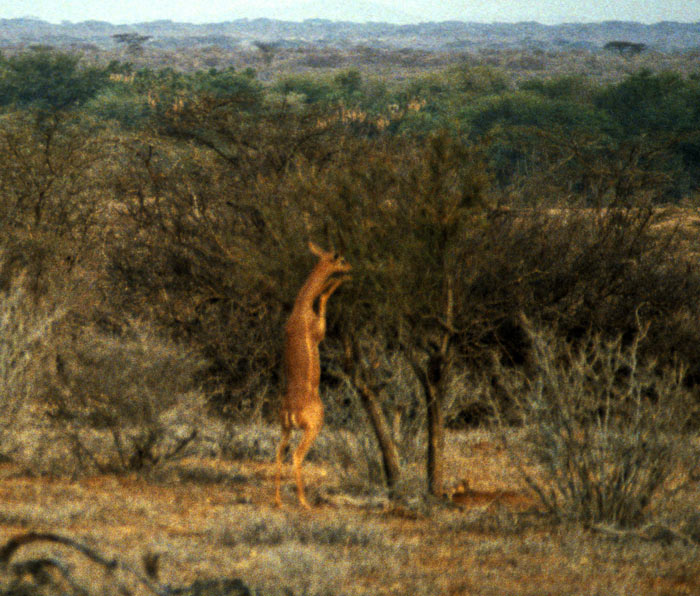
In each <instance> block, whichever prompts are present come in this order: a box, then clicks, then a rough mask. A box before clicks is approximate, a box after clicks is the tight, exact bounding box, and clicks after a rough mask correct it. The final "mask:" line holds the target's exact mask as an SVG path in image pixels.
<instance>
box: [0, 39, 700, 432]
mask: <svg viewBox="0 0 700 596" xmlns="http://www.w3.org/2000/svg"><path fill="white" fill-rule="evenodd" d="M699 99H700V77H681V76H679V75H676V74H672V73H662V74H653V73H650V72H638V73H635V74H632V75H630V76H628V77H626V78H625V79H624V80H622V81H621V82H618V83H611V84H596V83H593V82H592V81H590V80H587V79H585V78H582V77H559V78H544V77H543V78H541V79H531V80H529V81H526V82H523V83H521V84H516V83H514V82H513V81H511V80H509V79H508V78H507V77H506V76H505V75H504V74H503V73H500V72H499V71H496V70H489V69H484V68H481V67H479V68H469V67H467V66H465V67H463V68H451V69H449V70H445V71H438V72H435V73H433V74H431V75H429V76H427V75H421V76H417V77H415V78H413V79H410V80H406V81H401V82H387V81H381V80H374V79H372V78H370V77H368V76H367V75H363V74H360V72H358V71H354V70H350V71H340V72H330V74H326V75H316V76H313V77H312V76H300V75H295V76H293V77H292V76H290V77H285V78H281V79H279V80H276V81H274V82H272V83H268V84H263V83H261V82H260V81H258V80H257V78H256V75H255V73H254V72H253V71H250V70H247V71H243V72H237V71H234V70H232V69H229V70H223V71H219V70H214V69H212V70H209V71H201V72H194V73H181V72H177V71H174V70H172V69H164V70H139V71H134V69H133V68H132V67H131V66H130V65H128V64H116V63H114V64H111V65H109V66H108V67H105V68H100V67H89V68H87V67H84V66H82V65H81V64H80V62H79V60H78V59H76V58H74V57H68V56H64V55H61V54H55V53H49V52H45V51H37V52H30V53H28V54H20V55H16V56H14V57H12V58H9V59H3V60H2V61H0V104H2V106H3V107H2V110H3V112H2V114H1V115H0V173H1V175H0V214H1V217H0V226H1V227H2V229H1V233H0V251H1V256H2V259H1V261H0V283H1V284H2V287H3V288H4V289H8V288H11V287H12V286H13V283H14V280H15V279H17V278H18V276H22V278H23V279H24V283H26V284H27V285H28V287H29V288H30V290H31V293H32V294H31V295H32V296H33V299H34V300H35V301H37V302H41V303H46V302H52V303H59V302H60V303H61V308H63V309H66V311H67V312H68V313H69V315H70V316H69V317H68V321H69V323H64V324H65V326H66V328H65V329H64V330H63V331H62V333H64V334H67V335H66V337H72V338H73V339H72V340H70V341H68V344H64V343H61V342H57V343H56V346H57V348H56V349H57V351H58V352H60V351H61V350H62V349H64V348H65V346H66V345H68V346H70V345H74V342H75V338H76V337H79V336H80V333H81V332H80V329H83V328H85V327H86V326H90V328H91V329H93V330H94V329H97V330H99V333H105V334H109V335H113V336H117V337H118V336H120V334H125V333H127V331H128V329H129V328H130V326H131V325H133V321H135V320H139V321H146V322H148V323H149V324H150V325H152V326H153V327H154V328H155V329H156V330H157V332H158V333H160V334H162V335H164V336H167V338H168V339H169V340H173V339H174V340H176V341H177V342H179V343H181V344H184V345H185V346H187V347H188V349H190V350H191V351H193V352H194V353H196V354H197V355H198V356H201V357H203V358H204V359H205V361H206V366H205V368H204V370H202V369H201V368H199V369H198V370H199V372H198V374H199V381H200V382H201V383H202V384H203V386H204V387H205V388H206V391H207V395H208V397H209V401H210V404H211V405H213V406H215V407H216V409H217V410H218V411H222V412H229V413H232V414H234V413H239V414H240V413H245V412H249V411H250V409H251V408H252V407H253V406H256V407H257V406H258V405H259V402H260V400H266V401H265V403H267V400H269V399H273V398H274V395H275V391H276V389H277V388H278V386H279V381H280V379H279V371H280V366H279V357H280V346H281V341H280V340H281V329H282V328H283V323H284V320H285V318H286V316H287V314H288V312H289V310H290V308H291V305H292V301H293V299H294V296H295V292H296V291H297V289H298V287H299V285H300V283H301V282H302V280H303V278H304V276H305V274H306V272H307V271H308V269H309V268H310V267H311V264H312V259H311V257H310V256H309V255H308V254H307V253H306V249H305V246H306V241H307V240H308V239H314V241H316V242H318V243H319V244H324V245H333V246H335V247H336V248H339V249H341V250H343V251H344V253H345V254H346V257H347V258H348V259H349V260H350V261H351V262H352V264H353V266H354V275H353V281H352V283H351V284H347V285H346V286H344V287H343V289H342V291H341V292H339V293H338V295H337V296H334V298H333V305H332V308H331V314H330V318H331V320H330V329H329V335H328V338H327V347H326V349H325V350H324V382H326V383H338V382H339V381H340V380H341V379H350V380H352V381H354V383H355V385H356V386H357V387H362V388H364V389H366V390H367V391H369V394H371V395H372V396H374V397H375V398H377V399H380V400H383V402H384V403H389V402H391V400H392V396H391V395H390V394H389V393H388V391H389V389H387V387H390V384H388V381H387V379H389V378H390V377H391V373H392V371H391V370H390V366H389V365H388V364H387V363H388V362H389V360H387V359H386V358H384V359H382V355H386V354H392V355H397V354H398V355H400V357H401V358H402V359H403V360H404V361H405V362H406V363H408V365H410V369H411V370H412V371H413V373H414V375H415V378H416V381H417V384H418V385H417V386H419V387H421V391H422V392H423V393H424V394H425V403H426V404H427V405H428V407H430V404H433V403H437V404H440V403H441V400H442V399H444V397H445V395H446V394H447V393H449V392H450V391H451V390H452V389H451V387H452V386H451V384H450V383H451V382H452V380H453V379H454V378H456V377H457V376H458V375H459V374H462V373H464V372H465V371H470V370H471V371H483V370H485V367H487V366H488V365H489V363H490V362H491V361H492V354H493V353H494V352H495V353H497V354H498V357H499V359H500V361H501V363H502V364H505V365H508V366H510V365H516V364H522V363H524V362H527V360H528V354H529V342H528V339H527V336H526V334H525V333H524V332H523V329H522V316H523V315H526V317H527V318H528V320H530V321H534V322H535V323H542V324H546V325H547V326H548V327H551V328H553V329H556V331H557V333H558V334H559V335H560V336H562V337H565V338H567V339H569V340H574V341H575V340H576V339H577V338H580V337H584V336H586V335H587V334H590V333H592V332H597V333H602V334H604V335H608V336H610V337H617V336H619V335H622V337H623V338H624V337H628V338H631V337H632V336H633V335H634V333H635V332H636V330H638V328H639V325H640V322H643V323H649V325H650V328H649V331H648V337H649V338H650V341H648V342H647V343H645V345H644V346H643V347H641V348H640V350H642V351H644V352H645V354H646V355H648V356H651V357H653V358H656V359H657V361H658V362H659V365H663V364H664V363H670V362H672V361H673V360H674V359H680V360H682V361H684V362H686V363H687V365H688V367H689V380H690V382H691V383H697V381H698V380H699V379H700V366H699V365H698V362H700V357H699V356H700V354H699V353H698V346H700V323H698V321H700V312H698V310H699V308H700V307H699V306H698V302H697V300H696V297H697V295H698V293H699V292H700V271H699V270H698V263H697V255H696V253H695V249H694V247H693V245H692V243H690V244H689V243H688V238H687V237H686V236H685V235H684V233H683V231H684V230H685V229H687V226H686V225H685V224H686V222H685V220H684V218H685V217H687V216H689V214H690V213H691V211H690V210H686V211H684V212H680V211H678V212H677V213H682V215H680V216H678V217H677V219H676V220H675V222H671V223H668V215H667V211H665V210H664V209H662V206H664V205H668V204H669V203H680V204H682V205H683V206H686V207H688V206H689V205H692V204H693V201H694V200H695V198H696V197H697V190H698V184H699V183H700V170H698V163H700V161H699V160H698V159H697V157H698V153H699V152H700V145H699V143H700V139H699V137H698V133H699V132H700V110H698V105H700V101H699ZM664 222H666V223H664ZM71 341H72V342H73V344H71V343H70V342H71ZM100 341H101V340H100ZM100 345H102V344H100ZM65 349H66V350H67V351H68V352H70V353H73V354H75V353H77V352H76V351H75V349H73V348H70V349H69V348H65ZM71 350H72V351H71ZM60 356H61V354H60V353H58V354H57V355H56V358H58V360H57V361H59V362H60ZM108 360H109V359H108V358H105V359H103V361H108ZM117 365H118V363H117ZM438 409H439V408H438ZM487 409H488V408H487V405H486V404H483V403H474V402H471V401H470V402H468V403H467V402H465V404H463V406H462V407H458V408H456V410H455V412H456V413H455V414H454V415H453V416H452V418H451V419H450V420H448V421H447V422H451V423H478V422H480V421H482V420H483V419H484V418H483V417H484V414H485V412H486V411H487ZM436 415H438V413H436ZM441 415H442V414H440V416H441ZM438 423H439V424H443V420H442V419H440V420H438Z"/></svg>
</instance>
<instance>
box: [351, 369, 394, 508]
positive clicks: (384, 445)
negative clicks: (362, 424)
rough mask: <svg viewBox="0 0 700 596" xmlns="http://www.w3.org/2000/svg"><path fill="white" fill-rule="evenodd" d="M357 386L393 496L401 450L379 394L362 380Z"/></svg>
mask: <svg viewBox="0 0 700 596" xmlns="http://www.w3.org/2000/svg"><path fill="white" fill-rule="evenodd" d="M355 387H356V388H357V391H358V393H359V394H360V400H361V402H362V406H363V407H364V409H365V411H366V412H367V415H368V416H369V421H370V424H371V425H372V430H374V435H375V436H376V437H377V442H378V443H379V450H380V451H381V453H382V468H383V470H384V479H385V481H386V485H387V488H388V489H389V494H390V495H391V496H393V494H394V489H395V488H396V484H397V483H398V480H399V476H400V475H401V467H400V464H399V452H398V450H397V449H396V443H395V442H394V439H393V437H392V434H391V429H390V428H389V425H388V424H387V421H386V417H385V416H384V412H383V411H382V408H381V407H380V405H379V400H378V399H377V395H376V393H375V392H374V391H372V389H371V388H370V387H369V386H368V385H367V384H366V383H363V382H362V381H360V380H357V381H356V382H355Z"/></svg>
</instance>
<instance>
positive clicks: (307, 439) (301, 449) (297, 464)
mask: <svg viewBox="0 0 700 596" xmlns="http://www.w3.org/2000/svg"><path fill="white" fill-rule="evenodd" d="M320 430H321V425H320V424H319V425H313V426H307V427H306V428H305V429H304V436H303V437H302V438H301V442H300V443H299V446H298V447H297V448H296V450H295V451H294V455H293V456H292V467H293V468H294V477H295V478H296V481H297V494H298V495H299V503H300V504H301V506H302V507H305V508H306V509H311V507H310V506H309V503H308V502H307V500H306V496H305V495H304V481H303V480H302V477H301V463H302V462H303V461H304V458H305V457H306V454H307V453H308V452H309V449H311V445H313V442H314V441H315V440H316V437H317V436H318V433H319V431H320Z"/></svg>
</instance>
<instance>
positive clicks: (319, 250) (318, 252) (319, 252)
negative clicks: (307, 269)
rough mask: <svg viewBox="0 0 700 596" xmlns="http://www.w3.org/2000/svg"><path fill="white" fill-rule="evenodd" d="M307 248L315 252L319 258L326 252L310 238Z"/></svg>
mask: <svg viewBox="0 0 700 596" xmlns="http://www.w3.org/2000/svg"><path fill="white" fill-rule="evenodd" d="M309 250H310V251H311V252H312V253H313V254H315V255H316V256H317V257H318V258H319V259H320V258H321V257H322V256H323V255H325V254H326V252H325V251H324V250H322V249H321V248H319V247H318V246H316V245H315V244H314V243H313V242H311V240H309Z"/></svg>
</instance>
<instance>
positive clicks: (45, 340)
mask: <svg viewBox="0 0 700 596" xmlns="http://www.w3.org/2000/svg"><path fill="white" fill-rule="evenodd" d="M63 314H64V311H63V309H62V308H60V307H50V306H46V305H43V304H37V303H36V302H34V301H33V300H31V299H30V297H29V296H28V294H27V292H26V290H25V289H24V284H23V279H22V278H20V279H18V280H16V281H15V282H14V283H13V284H12V285H11V287H10V288H9V290H8V291H7V292H3V293H2V294H1V295H0V454H1V455H3V456H6V455H8V454H9V452H10V451H14V450H16V449H17V448H18V446H17V444H16V442H17V441H16V439H17V430H18V426H20V425H22V424H23V422H22V421H23V420H24V421H25V422H26V419H27V418H31V417H32V411H33V396H34V395H35V393H36V391H37V385H38V381H39V378H40V377H41V373H40V371H41V365H42V361H43V359H44V356H45V355H46V353H47V352H48V350H49V349H50V344H51V342H52V339H53V336H54V329H55V326H56V323H57V322H58V321H59V320H60V319H61V318H62V316H63Z"/></svg>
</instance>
